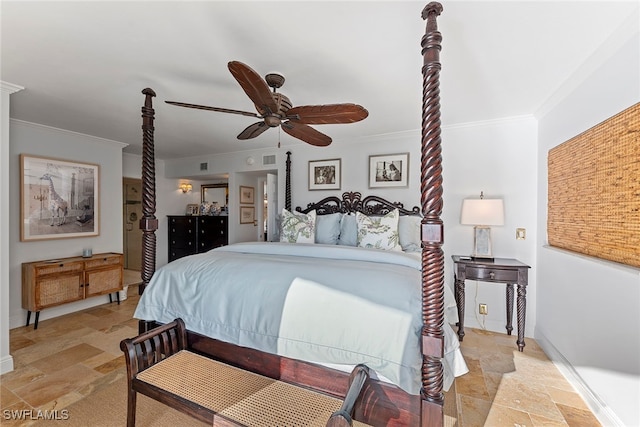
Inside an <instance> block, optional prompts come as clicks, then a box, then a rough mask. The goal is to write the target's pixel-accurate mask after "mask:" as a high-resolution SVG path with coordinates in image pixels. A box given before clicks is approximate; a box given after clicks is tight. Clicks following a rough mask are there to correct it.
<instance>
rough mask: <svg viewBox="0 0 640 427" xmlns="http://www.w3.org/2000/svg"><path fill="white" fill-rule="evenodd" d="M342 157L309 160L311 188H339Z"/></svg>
mask: <svg viewBox="0 0 640 427" xmlns="http://www.w3.org/2000/svg"><path fill="white" fill-rule="evenodd" d="M340 162H341V160H340V159H330V160H311V161H309V190H339V189H340V181H341V179H342V177H341V170H340V169H341V168H340Z"/></svg>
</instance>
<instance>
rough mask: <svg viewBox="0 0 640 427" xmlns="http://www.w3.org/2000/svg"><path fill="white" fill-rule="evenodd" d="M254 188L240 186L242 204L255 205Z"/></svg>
mask: <svg viewBox="0 0 640 427" xmlns="http://www.w3.org/2000/svg"><path fill="white" fill-rule="evenodd" d="M254 194H255V189H254V188H253V187H245V186H243V185H241V186H240V203H246V204H253V203H254V200H255V196H254Z"/></svg>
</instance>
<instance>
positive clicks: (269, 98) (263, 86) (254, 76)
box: [227, 61, 278, 114]
mask: <svg viewBox="0 0 640 427" xmlns="http://www.w3.org/2000/svg"><path fill="white" fill-rule="evenodd" d="M227 66H228V67H229V71H231V74H232V75H233V77H234V78H235V79H236V80H237V81H238V83H240V86H241V87H242V89H243V90H244V92H245V93H246V94H247V96H248V97H249V98H250V99H251V100H252V101H253V103H254V104H255V105H256V108H258V111H260V113H262V114H268V113H274V114H275V113H277V112H278V104H276V102H275V101H274V99H273V95H272V94H271V90H270V89H269V86H268V85H267V82H265V81H264V79H263V78H262V77H260V75H259V74H258V73H256V72H255V71H254V70H253V69H252V68H251V67H249V66H248V65H246V64H243V63H242V62H238V61H231V62H229V64H228V65H227Z"/></svg>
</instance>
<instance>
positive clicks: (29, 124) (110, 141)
mask: <svg viewBox="0 0 640 427" xmlns="http://www.w3.org/2000/svg"><path fill="white" fill-rule="evenodd" d="M10 121H11V122H12V123H15V124H18V125H22V126H26V127H33V128H38V129H46V130H49V131H54V132H59V133H64V134H67V135H75V136H81V137H83V138H87V139H91V140H93V141H95V142H99V143H101V144H111V145H115V146H118V147H120V148H124V147H126V146H128V145H129V144H127V143H126V142H120V141H114V140H113V139H106V138H100V137H99V136H93V135H88V134H86V133H80V132H74V131H71V130H66V129H60V128H56V127H53V126H47V125H41V124H39V123H33V122H26V121H24V120H18V119H10Z"/></svg>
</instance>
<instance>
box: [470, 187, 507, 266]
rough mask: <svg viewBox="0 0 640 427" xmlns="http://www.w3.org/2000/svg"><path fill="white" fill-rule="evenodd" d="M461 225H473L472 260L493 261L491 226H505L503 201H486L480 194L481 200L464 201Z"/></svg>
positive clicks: (481, 193) (482, 194)
mask: <svg viewBox="0 0 640 427" xmlns="http://www.w3.org/2000/svg"><path fill="white" fill-rule="evenodd" d="M460 224H462V225H473V226H474V227H473V236H474V237H473V254H472V255H471V258H472V259H477V260H485V261H493V253H492V251H491V227H489V226H490V225H504V204H503V202H502V199H485V198H484V193H483V192H480V198H479V199H464V200H463V201H462V212H461V215H460Z"/></svg>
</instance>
